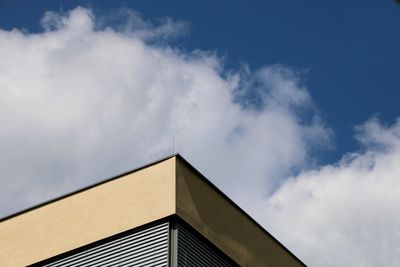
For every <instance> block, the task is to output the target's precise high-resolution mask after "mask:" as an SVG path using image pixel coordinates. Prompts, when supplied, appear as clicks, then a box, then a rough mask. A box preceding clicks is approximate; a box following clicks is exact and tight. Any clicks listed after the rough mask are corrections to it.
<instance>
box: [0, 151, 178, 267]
mask: <svg viewBox="0 0 400 267" xmlns="http://www.w3.org/2000/svg"><path fill="white" fill-rule="evenodd" d="M174 213H175V158H170V159H167V160H165V161H162V162H160V163H157V164H154V165H151V166H150V167H147V168H144V169H141V170H138V171H136V172H133V173H131V174H128V175H127V176H124V177H122V178H118V179H115V180H112V181H109V182H106V183H104V184H101V185H98V186H95V187H92V188H90V189H89V190H85V191H82V192H79V193H77V194H73V195H71V196H68V197H65V198H62V199H61V200H58V201H54V202H51V203H49V204H47V205H44V206H41V207H40V208H37V209H33V210H30V211H29V212H26V213H22V214H20V215H18V216H15V217H12V218H10V219H8V220H5V221H2V222H0V266H2V267H8V266H12V267H18V266H26V265H28V264H32V263H35V262H38V261H40V260H43V259H46V258H49V257H52V256H55V255H58V254H60V253H63V252H66V251H69V250H71V249H74V248H78V247H80V246H83V245H86V244H89V243H92V242H94V241H97V240H99V239H102V238H105V237H108V236H111V235H114V234H116V233H120V232H123V231H125V230H128V229H131V228H134V227H137V226H140V225H143V224H145V223H148V222H151V221H154V220H157V219H160V218H163V217H166V216H169V215H172V214H174Z"/></svg>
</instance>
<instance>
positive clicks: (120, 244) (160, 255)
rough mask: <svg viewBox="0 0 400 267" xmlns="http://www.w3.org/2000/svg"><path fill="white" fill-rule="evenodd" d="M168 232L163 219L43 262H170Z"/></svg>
mask: <svg viewBox="0 0 400 267" xmlns="http://www.w3.org/2000/svg"><path fill="white" fill-rule="evenodd" d="M168 235H169V224H168V223H163V224H159V225H156V226H153V227H149V228H147V229H143V230H141V231H138V232H134V233H131V234H129V235H126V236H123V237H120V238H118V239H116V240H113V241H110V242H107V243H104V244H101V245H98V246H95V247H93V248H90V249H87V250H84V251H82V252H78V253H75V254H73V255H70V256H67V257H65V258H62V259H59V260H56V261H54V262H51V263H48V264H45V265H42V266H43V267H61V266H62V267H78V266H85V267H97V266H101V267H107V266H124V267H125V266H127V267H128V266H135V267H140V266H155V267H162V266H168V242H169V241H168Z"/></svg>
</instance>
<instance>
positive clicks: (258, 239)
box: [176, 160, 304, 267]
mask: <svg viewBox="0 0 400 267" xmlns="http://www.w3.org/2000/svg"><path fill="white" fill-rule="evenodd" d="M176 166H177V189H176V190H177V200H176V201H177V208H176V211H177V214H178V216H180V217H181V218H182V219H184V220H185V221H186V222H187V223H189V224H190V225H192V226H193V227H194V228H195V229H196V230H197V231H199V232H200V233H201V234H202V235H203V236H204V237H206V238H207V239H208V240H210V241H211V242H212V243H213V244H214V245H216V246H217V247H218V248H220V249H221V250H222V251H224V252H225V253H226V254H227V255H228V256H229V257H231V258H232V259H233V260H235V261H236V262H237V263H239V264H240V266H257V267H258V266H263V267H283V266H284V267H292V266H293V267H294V266H304V265H302V264H301V263H300V262H299V261H297V260H296V259H295V258H294V257H293V256H291V255H290V254H289V253H288V252H287V251H286V250H284V249H283V248H282V247H281V246H279V244H278V243H277V242H276V241H274V240H273V239H272V238H271V237H269V235H268V234H266V233H265V232H264V231H263V230H262V229H261V228H260V227H259V226H257V225H256V224H255V223H254V222H252V221H251V220H250V219H249V218H248V217H247V216H246V215H245V214H244V213H243V212H241V211H240V210H239V209H238V208H237V207H235V206H234V205H232V203H230V202H229V201H228V200H227V199H226V198H225V197H223V196H222V195H221V194H220V193H218V192H217V190H215V189H214V188H213V187H211V186H210V185H209V184H208V183H207V182H206V181H205V180H204V179H201V178H200V175H199V174H198V173H197V172H195V171H194V170H193V168H191V167H190V166H188V165H187V164H186V163H184V162H183V161H180V160H178V161H177V165H176Z"/></svg>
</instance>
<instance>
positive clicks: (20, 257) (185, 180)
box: [0, 155, 305, 267]
mask: <svg viewBox="0 0 400 267" xmlns="http://www.w3.org/2000/svg"><path fill="white" fill-rule="evenodd" d="M0 266H2V267H8V266H12V267H18V266H174V267H175V266H193V267H197V266H269V267H292V266H305V265H304V263H302V262H301V261H300V260H299V259H298V258H297V257H296V256H295V255H293V254H292V253H291V252H290V251H289V250H287V249H286V248H285V247H284V246H283V245H282V244H281V243H279V242H278V241H277V240H276V239H275V238H274V237H273V236H271V235H270V234H269V233H268V232H267V231H266V230H264V229H263V228H262V227H261V226H260V225H259V224H257V223H256V222H255V221H254V220H253V219H252V218H250V216H248V215H247V214H246V213H245V212H244V211H243V210H241V209H240V208H239V207H238V206H237V205H236V204H235V203H233V202H232V201H231V200H230V199H229V198H228V197H226V196H225V195H224V194H223V193H222V192H221V191H220V190H218V189H217V188H216V187H215V186H214V185H213V184H211V183H210V182H209V181H208V180H207V179H206V178H205V177H204V176H202V175H201V174H200V173H199V172H198V171H197V170H196V169H194V168H193V167H192V166H191V165H190V164H189V163H188V162H186V161H185V160H184V159H183V158H182V157H181V156H180V155H173V156H170V157H168V158H164V159H161V160H159V161H157V162H154V163H151V164H148V165H146V166H143V167H141V168H138V169H135V170H133V171H130V172H127V173H124V174H121V175H118V176H116V177H113V178H111V179H108V180H105V181H102V182H100V183H97V184H94V185H92V186H89V187H86V188H83V189H80V190H78V191H76V192H73V193H70V194H67V195H65V196H61V197H59V198H57V199H54V200H51V201H48V202H46V203H43V204H40V205H38V206H35V207H32V208H30V209H27V210H25V211H22V212H19V213H17V214H14V215H11V216H8V217H6V218H3V219H1V220H0Z"/></svg>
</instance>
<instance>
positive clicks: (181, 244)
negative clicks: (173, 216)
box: [177, 225, 234, 267]
mask: <svg viewBox="0 0 400 267" xmlns="http://www.w3.org/2000/svg"><path fill="white" fill-rule="evenodd" d="M177 230H178V231H177V232H178V242H177V243H178V267H188V266H190V267H204V266H213V267H220V266H221V267H231V266H234V265H232V264H230V263H229V262H228V261H226V260H225V259H224V257H223V256H221V255H220V254H219V253H218V252H216V251H214V250H213V249H211V248H210V247H209V246H208V245H206V244H204V242H202V241H201V240H200V239H199V238H197V237H195V236H194V235H193V234H192V233H190V232H189V231H188V230H186V229H185V228H184V227H182V226H181V225H178V226H177Z"/></svg>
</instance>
